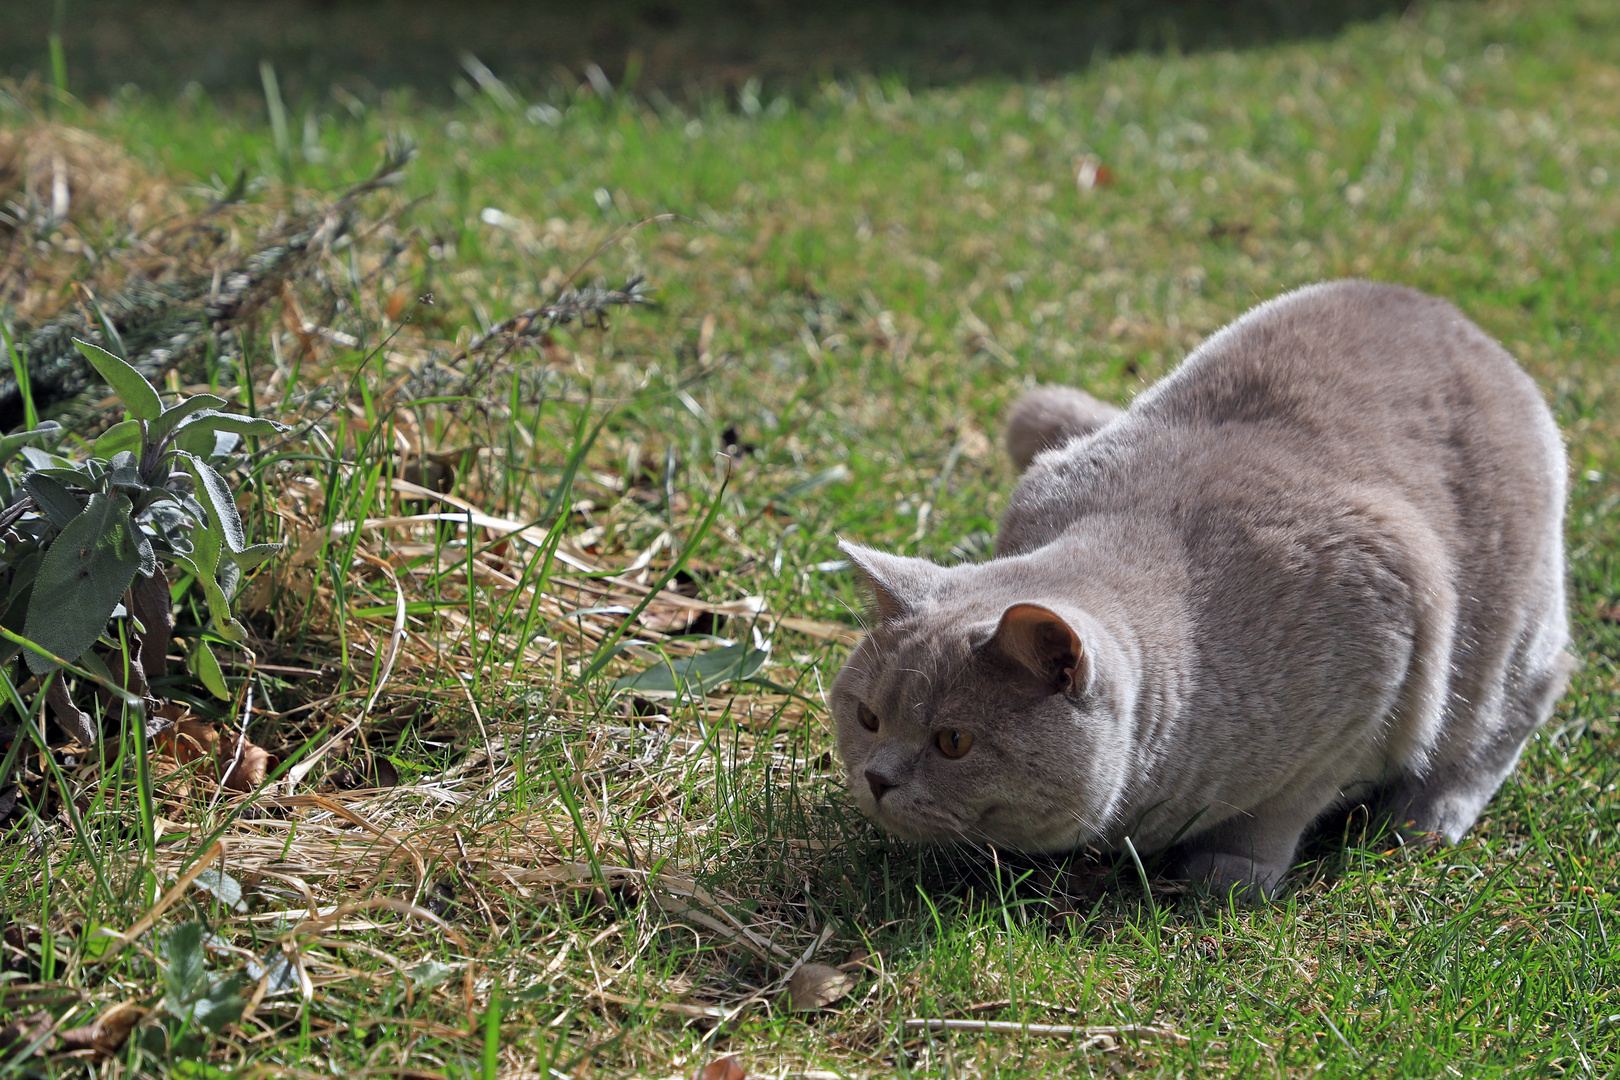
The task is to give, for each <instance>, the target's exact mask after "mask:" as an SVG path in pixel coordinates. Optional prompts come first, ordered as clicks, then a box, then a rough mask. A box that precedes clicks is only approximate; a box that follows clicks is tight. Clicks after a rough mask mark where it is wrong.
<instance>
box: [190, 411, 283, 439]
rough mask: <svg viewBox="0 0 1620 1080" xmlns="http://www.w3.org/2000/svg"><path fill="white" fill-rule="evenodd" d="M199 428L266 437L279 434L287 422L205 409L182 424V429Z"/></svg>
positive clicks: (191, 429)
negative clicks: (280, 422) (281, 422)
mask: <svg viewBox="0 0 1620 1080" xmlns="http://www.w3.org/2000/svg"><path fill="white" fill-rule="evenodd" d="M197 428H205V429H207V430H209V431H234V432H236V433H237V434H238V435H257V436H259V437H260V438H266V437H268V436H271V435H279V434H280V433H281V432H283V431H286V430H287V425H286V424H278V423H276V422H275V421H274V420H271V419H268V418H267V417H263V416H243V415H242V414H241V413H224V412H215V411H214V410H213V409H204V410H203V411H202V412H200V413H197V414H196V415H195V416H191V417H188V418H187V419H186V420H185V422H184V423H182V424H181V425H180V430H181V431H184V432H191V431H193V430H195V429H197Z"/></svg>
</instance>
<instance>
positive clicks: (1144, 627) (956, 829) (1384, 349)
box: [832, 281, 1574, 899]
mask: <svg viewBox="0 0 1620 1080" xmlns="http://www.w3.org/2000/svg"><path fill="white" fill-rule="evenodd" d="M1007 442H1008V446H1009V449H1010V450H1011V451H1012V454H1013V456H1014V458H1015V460H1016V461H1017V462H1018V464H1019V465H1020V466H1022V467H1025V468H1026V471H1025V472H1024V475H1023V478H1022V479H1021V480H1020V482H1019V484H1018V487H1017V489H1016V490H1015V491H1014V492H1013V495H1012V499H1011V502H1010V504H1009V506H1008V509H1007V513H1006V516H1005V518H1004V519H1003V521H1002V528H1001V535H1000V538H999V539H998V540H997V545H996V556H995V558H994V559H992V560H990V561H989V562H986V563H978V564H973V563H969V564H964V565H960V566H952V567H942V566H938V565H935V564H934V563H931V562H928V561H926V560H924V559H916V558H907V557H902V556H898V555H889V554H884V553H882V552H879V551H875V550H872V549H870V548H866V547H861V546H859V545H856V544H851V543H844V544H843V545H842V547H843V549H844V551H845V552H846V553H847V554H848V555H849V557H850V558H851V559H852V560H853V561H854V563H855V565H856V566H857V567H858V568H859V569H860V570H861V571H862V573H863V575H864V576H865V578H866V579H867V582H868V584H869V585H870V587H871V592H872V595H873V597H874V599H875V605H874V606H875V611H874V615H875V618H874V619H873V620H872V625H871V632H870V633H869V634H868V635H867V637H866V639H865V640H864V641H862V643H861V644H860V646H859V647H858V648H857V649H856V650H855V652H854V654H853V655H852V656H851V657H850V660H849V663H848V664H847V666H846V667H845V668H844V670H843V671H842V673H840V675H839V676H838V679H837V681H836V682H835V683H834V685H833V688H832V708H833V715H834V717H835V720H836V722H837V728H838V748H839V753H840V755H841V757H842V759H843V762H844V767H845V769H846V771H847V773H848V777H849V782H850V786H851V789H852V790H853V792H854V795H855V799H856V802H857V803H858V804H859V805H860V807H861V809H862V810H863V811H865V812H866V813H867V814H868V815H869V816H871V817H872V818H874V819H875V820H876V821H877V822H878V823H879V824H881V825H882V826H883V827H884V828H886V829H888V830H890V831H891V832H894V833H896V834H898V835H900V836H903V837H907V838H909V839H913V840H922V841H970V842H983V843H989V844H992V845H997V846H1004V847H1008V848H1014V849H1019V850H1023V851H1028V852H1062V851H1068V850H1072V849H1075V848H1078V847H1081V846H1084V845H1088V844H1099V845H1102V846H1106V847H1110V848H1121V847H1123V845H1124V843H1125V841H1126V840H1127V839H1129V840H1130V842H1131V843H1132V844H1133V845H1134V846H1135V848H1136V850H1137V851H1139V852H1147V851H1153V850H1158V849H1161V848H1165V847H1166V846H1168V845H1172V844H1177V845H1178V847H1177V848H1176V850H1177V852H1178V853H1179V858H1180V860H1181V862H1180V867H1181V871H1182V872H1183V873H1184V874H1185V875H1186V876H1189V877H1191V878H1193V879H1195V880H1200V881H1203V882H1206V883H1208V884H1210V885H1212V886H1214V887H1216V888H1219V889H1221V890H1227V889H1231V890H1237V891H1238V892H1239V893H1240V894H1241V895H1243V896H1246V897H1248V898H1251V899H1252V898H1256V897H1260V896H1268V895H1272V894H1274V893H1275V892H1276V890H1277V888H1278V885H1279V884H1280V882H1281V881H1282V879H1283V877H1284V875H1285V874H1286V872H1287V870H1288V869H1289V866H1290V865H1291V863H1292V861H1293V858H1294V851H1295V847H1296V846H1297V844H1298V841H1299V837H1300V834H1301V832H1302V831H1303V830H1304V829H1305V828H1306V827H1307V826H1308V825H1310V824H1311V822H1312V821H1313V820H1314V819H1315V818H1316V817H1317V816H1318V815H1320V814H1321V813H1322V812H1323V811H1324V810H1325V809H1327V808H1328V807H1330V806H1332V805H1333V804H1335V803H1341V802H1343V801H1344V800H1345V799H1346V798H1349V797H1356V796H1361V795H1365V794H1367V793H1370V792H1373V791H1377V792H1380V793H1381V800H1382V802H1383V803H1384V805H1386V806H1387V807H1388V809H1389V812H1390V813H1391V814H1392V815H1393V820H1394V822H1395V824H1396V825H1397V827H1398V828H1400V829H1401V830H1402V831H1403V832H1404V833H1406V834H1408V835H1416V834H1433V835H1436V836H1439V837H1444V838H1445V839H1447V840H1449V841H1451V842H1453V843H1455V842H1456V841H1457V840H1458V839H1460V838H1461V836H1462V835H1463V833H1465V832H1467V831H1468V829H1469V827H1470V826H1472V825H1473V823H1474V820H1475V818H1477V817H1478V816H1479V813H1480V811H1481V810H1482V809H1483V807H1484V806H1485V803H1486V802H1487V801H1488V800H1489V799H1490V798H1491V796H1492V795H1493V794H1494V793H1495V792H1496V789H1497V788H1498V786H1500V785H1501V783H1502V781H1503V779H1504V778H1505V777H1506V776H1507V774H1508V773H1509V771H1511V770H1512V768H1513V766H1514V764H1515V762H1516V761H1517V760H1518V757H1519V753H1520V751H1521V750H1522V749H1523V747H1524V744H1525V742H1526V740H1527V739H1528V738H1529V736H1530V734H1531V732H1532V731H1533V730H1534V729H1535V728H1536V726H1537V725H1538V724H1540V723H1542V722H1543V721H1544V720H1546V719H1547V717H1548V715H1549V714H1550V713H1551V712H1552V708H1553V705H1554V703H1555V702H1556V700H1557V699H1558V697H1559V695H1560V694H1561V693H1562V692H1563V690H1564V687H1565V684H1566V682H1567V680H1568V676H1569V672H1570V670H1571V669H1572V667H1573V666H1574V661H1573V659H1572V658H1571V657H1570V655H1569V654H1568V653H1567V652H1565V644H1566V643H1567V641H1568V627H1567V619H1566V615H1565V611H1564V553H1563V535H1562V522H1563V511H1564V486H1565V463H1564V450H1563V445H1562V443H1561V441H1560V439H1559V435H1558V430H1557V428H1556V427H1555V426H1554V424H1553V419H1552V415H1551V414H1550V412H1549V411H1548V409H1547V406H1546V404H1545V403H1544V402H1543V401H1542V398H1541V395H1540V393H1539V392H1538V391H1537V389H1536V386H1535V384H1534V383H1532V382H1531V380H1530V379H1529V377H1528V376H1526V375H1525V374H1524V372H1523V371H1521V370H1520V369H1519V367H1518V366H1517V365H1516V364H1515V363H1514V362H1513V359H1512V358H1511V357H1510V356H1509V355H1508V354H1507V353H1506V352H1505V351H1503V349H1502V348H1501V347H1500V346H1499V345H1497V344H1496V342H1494V341H1492V340H1491V339H1490V338H1489V337H1487V336H1486V335H1485V334H1484V332H1482V331H1481V330H1480V329H1479V328H1478V327H1476V326H1474V325H1473V324H1472V323H1470V322H1469V321H1468V320H1467V319H1465V318H1464V317H1463V316H1462V315H1461V314H1460V313H1459V312H1458V311H1457V309H1456V308H1454V307H1452V306H1451V305H1450V304H1447V303H1445V302H1443V301H1440V300H1436V299H1434V298H1432V297H1428V296H1424V295H1423V294H1421V293H1417V292H1413V291H1411V290H1409V289H1404V288H1397V287H1394V286H1388V285H1377V284H1371V283H1368V282H1361V281H1344V282H1336V283H1331V284H1326V285H1315V286H1311V287H1309V288H1305V289H1300V290H1298V291H1297V292H1292V293H1289V294H1287V295H1286V296H1283V297H1280V298H1279V299H1276V300H1273V301H1271V302H1270V303H1267V304H1263V305H1261V306H1260V307H1258V308H1256V309H1255V310H1253V311H1251V312H1249V313H1248V314H1247V315H1245V316H1243V317H1242V318H1241V319H1239V320H1238V321H1237V322H1235V323H1233V324H1232V325H1231V326H1229V327H1227V328H1226V329H1224V330H1222V331H1221V332H1220V333H1218V334H1216V335H1215V336H1214V337H1212V338H1210V339H1209V340H1208V341H1207V342H1205V343H1204V345H1203V346H1202V347H1200V348H1199V349H1198V350H1197V351H1195V352H1194V353H1193V354H1192V355H1191V356H1189V357H1188V358H1187V360H1186V361H1185V362H1184V363H1182V365H1181V366H1180V367H1179V368H1178V369H1177V370H1176V371H1174V372H1173V373H1171V374H1170V375H1169V376H1168V377H1166V378H1165V379H1164V380H1162V381H1161V382H1159V383H1158V384H1157V385H1156V386H1154V387H1152V388H1151V389H1150V390H1148V391H1147V392H1145V393H1143V394H1142V395H1141V396H1140V397H1138V398H1137V399H1136V401H1135V403H1134V404H1133V405H1132V406H1131V408H1130V409H1129V410H1128V411H1126V412H1123V413H1121V412H1118V411H1117V410H1113V409H1111V408H1110V407H1108V406H1105V405H1102V404H1100V403H1099V402H1097V401H1095V400H1093V399H1091V398H1089V397H1087V396H1086V395H1084V394H1081V393H1080V392H1078V391H1074V390H1056V389H1053V390H1039V391H1036V392H1035V393H1034V394H1032V395H1031V396H1030V397H1028V398H1026V399H1025V400H1024V401H1022V402H1020V403H1019V405H1018V406H1017V407H1016V408H1015V409H1014V410H1013V413H1012V416H1011V424H1010V431H1009V432H1008V435H1007Z"/></svg>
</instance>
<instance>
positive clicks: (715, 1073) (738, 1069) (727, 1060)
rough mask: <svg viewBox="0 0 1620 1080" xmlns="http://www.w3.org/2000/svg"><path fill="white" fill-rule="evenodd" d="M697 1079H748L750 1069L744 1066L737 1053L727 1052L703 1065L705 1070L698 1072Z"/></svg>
mask: <svg viewBox="0 0 1620 1080" xmlns="http://www.w3.org/2000/svg"><path fill="white" fill-rule="evenodd" d="M695 1080H748V1070H747V1069H744V1068H743V1067H742V1062H740V1061H738V1060H737V1056H736V1055H735V1054H727V1055H726V1056H725V1057H723V1058H715V1059H714V1060H713V1061H711V1062H709V1063H708V1064H707V1065H705V1066H703V1071H702V1072H700V1073H698V1074H697V1077H696V1078H695Z"/></svg>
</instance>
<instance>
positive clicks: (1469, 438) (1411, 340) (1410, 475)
mask: <svg viewBox="0 0 1620 1080" xmlns="http://www.w3.org/2000/svg"><path fill="white" fill-rule="evenodd" d="M1563 468H1564V465H1563V451H1562V444H1561V442H1560V440H1559V436H1558V432H1557V429H1556V427H1555V425H1554V424H1553V421H1552V418H1551V414H1550V412H1549V411H1548V409H1547V407H1546V405H1545V403H1544V402H1543V401H1542V398H1541V396H1540V392H1539V391H1538V390H1537V388H1536V386H1535V384H1534V383H1533V382H1532V381H1531V380H1530V378H1529V377H1528V376H1527V375H1525V374H1524V372H1523V371H1522V370H1521V369H1520V368H1519V367H1518V365H1517V364H1516V363H1515V362H1514V361H1513V359H1512V357H1511V356H1509V355H1508V354H1507V352H1506V351H1505V350H1503V349H1502V348H1501V346H1500V345H1498V344H1497V343H1496V342H1495V341H1493V340H1492V339H1491V338H1490V337H1489V336H1488V335H1486V334H1485V333H1484V332H1483V331H1481V330H1480V329H1479V328H1478V327H1477V326H1475V325H1474V324H1473V323H1472V322H1470V321H1469V320H1468V319H1467V318H1465V317H1464V316H1463V315H1462V313H1461V312H1459V311H1458V310H1457V309H1456V308H1455V307H1453V306H1452V305H1451V304H1449V303H1446V302H1445V301H1443V300H1439V299H1436V298H1434V297H1431V296H1427V295H1425V294H1423V293H1420V292H1416V291H1414V290H1412V289H1407V288H1403V287H1399V286H1393V285H1383V284H1377V283H1373V282H1366V281H1340V282H1331V283H1328V284H1324V285H1314V286H1309V287H1307V288H1303V289H1299V290H1297V291H1295V292H1292V293H1289V294H1286V295H1284V296H1282V297H1279V298H1277V299H1275V300H1273V301H1271V302H1269V303H1266V304H1263V305H1261V306H1260V307H1258V308H1255V309H1254V310H1253V311H1251V312H1249V313H1248V314H1246V315H1244V316H1243V317H1242V318H1240V319H1238V320H1237V321H1236V322H1234V323H1232V324H1231V325H1229V326H1228V327H1226V328H1225V329H1223V330H1221V331H1220V332H1219V333H1217V334H1216V335H1214V336H1213V337H1211V338H1210V339H1209V340H1208V341H1206V342H1205V343H1204V344H1203V345H1202V346H1200V347H1199V348H1198V349H1197V350H1196V351H1195V352H1194V353H1193V354H1192V355H1191V356H1189V357H1188V358H1187V359H1186V361H1184V362H1183V363H1182V364H1181V366H1180V367H1178V368H1177V369H1176V370H1175V371H1174V372H1172V373H1171V374H1170V375H1169V376H1167V377H1166V378H1165V379H1163V380H1161V381H1160V382H1159V383H1158V384H1157V385H1155V386H1154V387H1152V388H1151V389H1150V390H1148V391H1146V392H1144V393H1143V394H1142V395H1141V396H1140V397H1138V398H1137V400H1136V401H1135V402H1134V403H1133V404H1132V406H1131V408H1130V409H1129V410H1128V411H1127V412H1126V413H1125V414H1124V415H1123V416H1122V417H1120V418H1119V419H1118V420H1116V421H1114V422H1113V423H1112V424H1110V425H1108V426H1107V427H1105V428H1104V429H1103V430H1101V431H1100V432H1098V433H1097V434H1096V435H1093V436H1091V437H1090V438H1086V439H1081V440H1076V441H1075V442H1074V443H1071V444H1070V445H1069V446H1066V447H1064V448H1062V449H1060V450H1057V451H1054V452H1050V453H1048V454H1045V455H1042V456H1041V457H1039V458H1037V459H1036V461H1035V463H1034V465H1033V466H1032V467H1031V468H1030V469H1029V471H1028V472H1027V473H1026V474H1025V477H1024V480H1023V482H1022V483H1021V484H1020V485H1019V488H1018V490H1017V491H1016V492H1015V493H1014V496H1013V499H1012V502H1011V504H1010V507H1009V510H1008V514H1007V518H1006V520H1005V522H1004V524H1003V532H1002V541H1001V545H1000V548H999V550H1000V551H1001V552H1002V553H1003V554H1014V553H1017V552H1018V551H1027V550H1032V549H1034V548H1036V547H1040V546H1043V545H1044V544H1046V543H1049V542H1050V541H1051V540H1052V539H1054V538H1055V537H1056V536H1057V535H1059V534H1061V533H1062V532H1063V531H1064V530H1065V529H1067V528H1068V527H1070V526H1071V525H1072V524H1073V523H1075V522H1076V521H1078V520H1079V519H1082V518H1085V517H1088V516H1092V515H1097V514H1118V513H1134V514H1137V515H1142V514H1154V515H1163V514H1170V515H1172V516H1185V515H1186V514H1189V513H1192V514H1195V515H1196V514H1197V511H1198V508H1200V507H1208V506H1210V505H1214V506H1216V507H1218V508H1225V509H1227V510H1234V509H1236V508H1237V506H1239V505H1242V504H1251V505H1255V506H1265V507H1270V508H1272V509H1274V510H1279V509H1280V508H1281V507H1282V506H1283V505H1284V504H1287V503H1289V502H1292V501H1293V500H1296V499H1308V500H1316V499H1320V498H1324V497H1325V498H1328V499H1330V500H1331V499H1333V498H1335V497H1336V496H1342V495H1343V494H1344V493H1345V492H1347V491H1349V490H1351V489H1355V490H1356V491H1358V492H1361V493H1363V494H1365V493H1368V492H1372V493H1375V494H1376V493H1377V492H1386V493H1387V494H1388V496H1389V497H1390V498H1399V499H1401V500H1402V501H1405V502H1408V503H1410V504H1412V505H1413V506H1414V508H1415V509H1416V510H1417V512H1418V513H1419V514H1421V515H1422V516H1424V517H1426V518H1428V519H1429V520H1430V522H1431V524H1432V525H1433V526H1434V527H1435V528H1436V529H1437V530H1438V531H1439V532H1441V533H1442V534H1448V535H1452V536H1454V538H1457V539H1460V537H1458V536H1456V534H1458V533H1459V532H1469V531H1473V530H1471V529H1469V528H1468V527H1467V526H1466V525H1465V524H1464V523H1463V522H1462V521H1461V520H1460V519H1461V518H1462V517H1472V518H1474V519H1475V523H1476V524H1477V525H1481V526H1482V527H1483V528H1484V529H1485V531H1487V532H1489V531H1491V530H1492V528H1494V527H1495V526H1496V525H1497V524H1500V523H1503V522H1505V521H1507V519H1509V518H1511V517H1513V516H1514V515H1519V516H1521V517H1524V516H1528V517H1530V518H1532V519H1535V520H1541V521H1546V520H1548V518H1549V517H1550V516H1552V515H1554V514H1555V513H1556V512H1557V511H1558V510H1559V509H1560V508H1561V503H1562V486H1563Z"/></svg>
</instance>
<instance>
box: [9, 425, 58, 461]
mask: <svg viewBox="0 0 1620 1080" xmlns="http://www.w3.org/2000/svg"><path fill="white" fill-rule="evenodd" d="M61 434H62V425H61V424H58V423H57V422H56V421H55V420H43V421H41V422H40V425H39V426H38V427H36V428H34V429H33V430H32V431H19V432H17V434H15V435H7V436H5V437H4V438H0V465H4V464H5V463H6V462H8V461H10V460H11V459H12V458H14V457H16V456H17V452H18V451H19V450H21V449H22V448H23V447H25V446H27V445H28V444H29V443H32V442H37V441H39V440H40V439H44V438H48V437H50V436H59V435H61Z"/></svg>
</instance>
